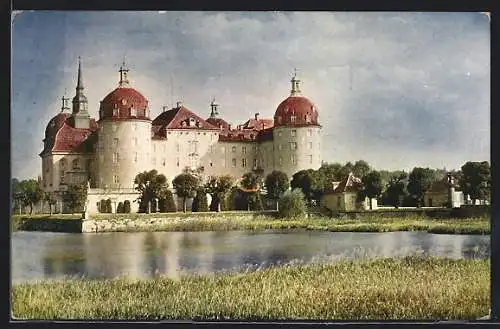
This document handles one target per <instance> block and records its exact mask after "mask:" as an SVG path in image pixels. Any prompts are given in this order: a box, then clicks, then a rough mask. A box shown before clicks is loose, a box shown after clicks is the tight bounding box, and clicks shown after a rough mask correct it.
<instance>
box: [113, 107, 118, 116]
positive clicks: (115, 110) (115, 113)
mask: <svg viewBox="0 0 500 329" xmlns="http://www.w3.org/2000/svg"><path fill="white" fill-rule="evenodd" d="M113 116H114V117H117V116H118V109H113Z"/></svg>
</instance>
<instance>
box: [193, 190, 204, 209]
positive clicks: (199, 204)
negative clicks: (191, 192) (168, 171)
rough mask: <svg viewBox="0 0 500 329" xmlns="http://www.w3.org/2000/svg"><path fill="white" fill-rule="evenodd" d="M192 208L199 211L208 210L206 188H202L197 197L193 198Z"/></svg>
mask: <svg viewBox="0 0 500 329" xmlns="http://www.w3.org/2000/svg"><path fill="white" fill-rule="evenodd" d="M192 210H193V211H197V212H204V211H208V200H207V193H206V192H205V189H203V188H200V189H198V191H197V192H196V197H195V198H194V200H193V207H192Z"/></svg>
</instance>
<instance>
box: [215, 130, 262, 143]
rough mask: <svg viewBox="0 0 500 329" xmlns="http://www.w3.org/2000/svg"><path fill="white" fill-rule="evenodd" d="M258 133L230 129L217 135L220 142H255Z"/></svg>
mask: <svg viewBox="0 0 500 329" xmlns="http://www.w3.org/2000/svg"><path fill="white" fill-rule="evenodd" d="M257 135H258V131H256V130H250V129H248V130H243V129H232V130H228V131H226V132H225V133H222V134H220V135H219V141H220V142H255V141H256V140H257Z"/></svg>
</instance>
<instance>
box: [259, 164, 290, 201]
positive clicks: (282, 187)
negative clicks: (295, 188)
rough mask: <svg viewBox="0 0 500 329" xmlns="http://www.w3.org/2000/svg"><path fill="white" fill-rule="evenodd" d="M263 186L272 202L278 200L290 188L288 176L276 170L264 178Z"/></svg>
mask: <svg viewBox="0 0 500 329" xmlns="http://www.w3.org/2000/svg"><path fill="white" fill-rule="evenodd" d="M265 185H266V189H267V194H268V196H269V198H271V199H273V200H278V199H279V198H280V196H281V195H282V194H283V193H285V192H286V191H288V189H289V188H290V183H289V181H288V176H287V175H286V174H285V173H284V172H282V171H277V170H274V171H273V172H271V173H270V174H268V175H267V176H266V181H265Z"/></svg>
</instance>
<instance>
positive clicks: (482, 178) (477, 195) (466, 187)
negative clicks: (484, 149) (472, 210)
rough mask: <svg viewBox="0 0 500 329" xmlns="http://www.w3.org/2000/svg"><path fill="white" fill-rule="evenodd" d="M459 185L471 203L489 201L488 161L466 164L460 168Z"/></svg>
mask: <svg viewBox="0 0 500 329" xmlns="http://www.w3.org/2000/svg"><path fill="white" fill-rule="evenodd" d="M461 172H462V175H461V179H460V181H459V185H460V187H461V188H462V191H463V193H464V194H465V195H467V194H468V195H469V196H470V198H471V199H472V201H473V203H474V204H475V203H476V200H489V198H490V195H491V168H490V164H489V163H488V161H482V162H472V161H468V162H466V163H465V164H464V165H463V166H462V168H461Z"/></svg>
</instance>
